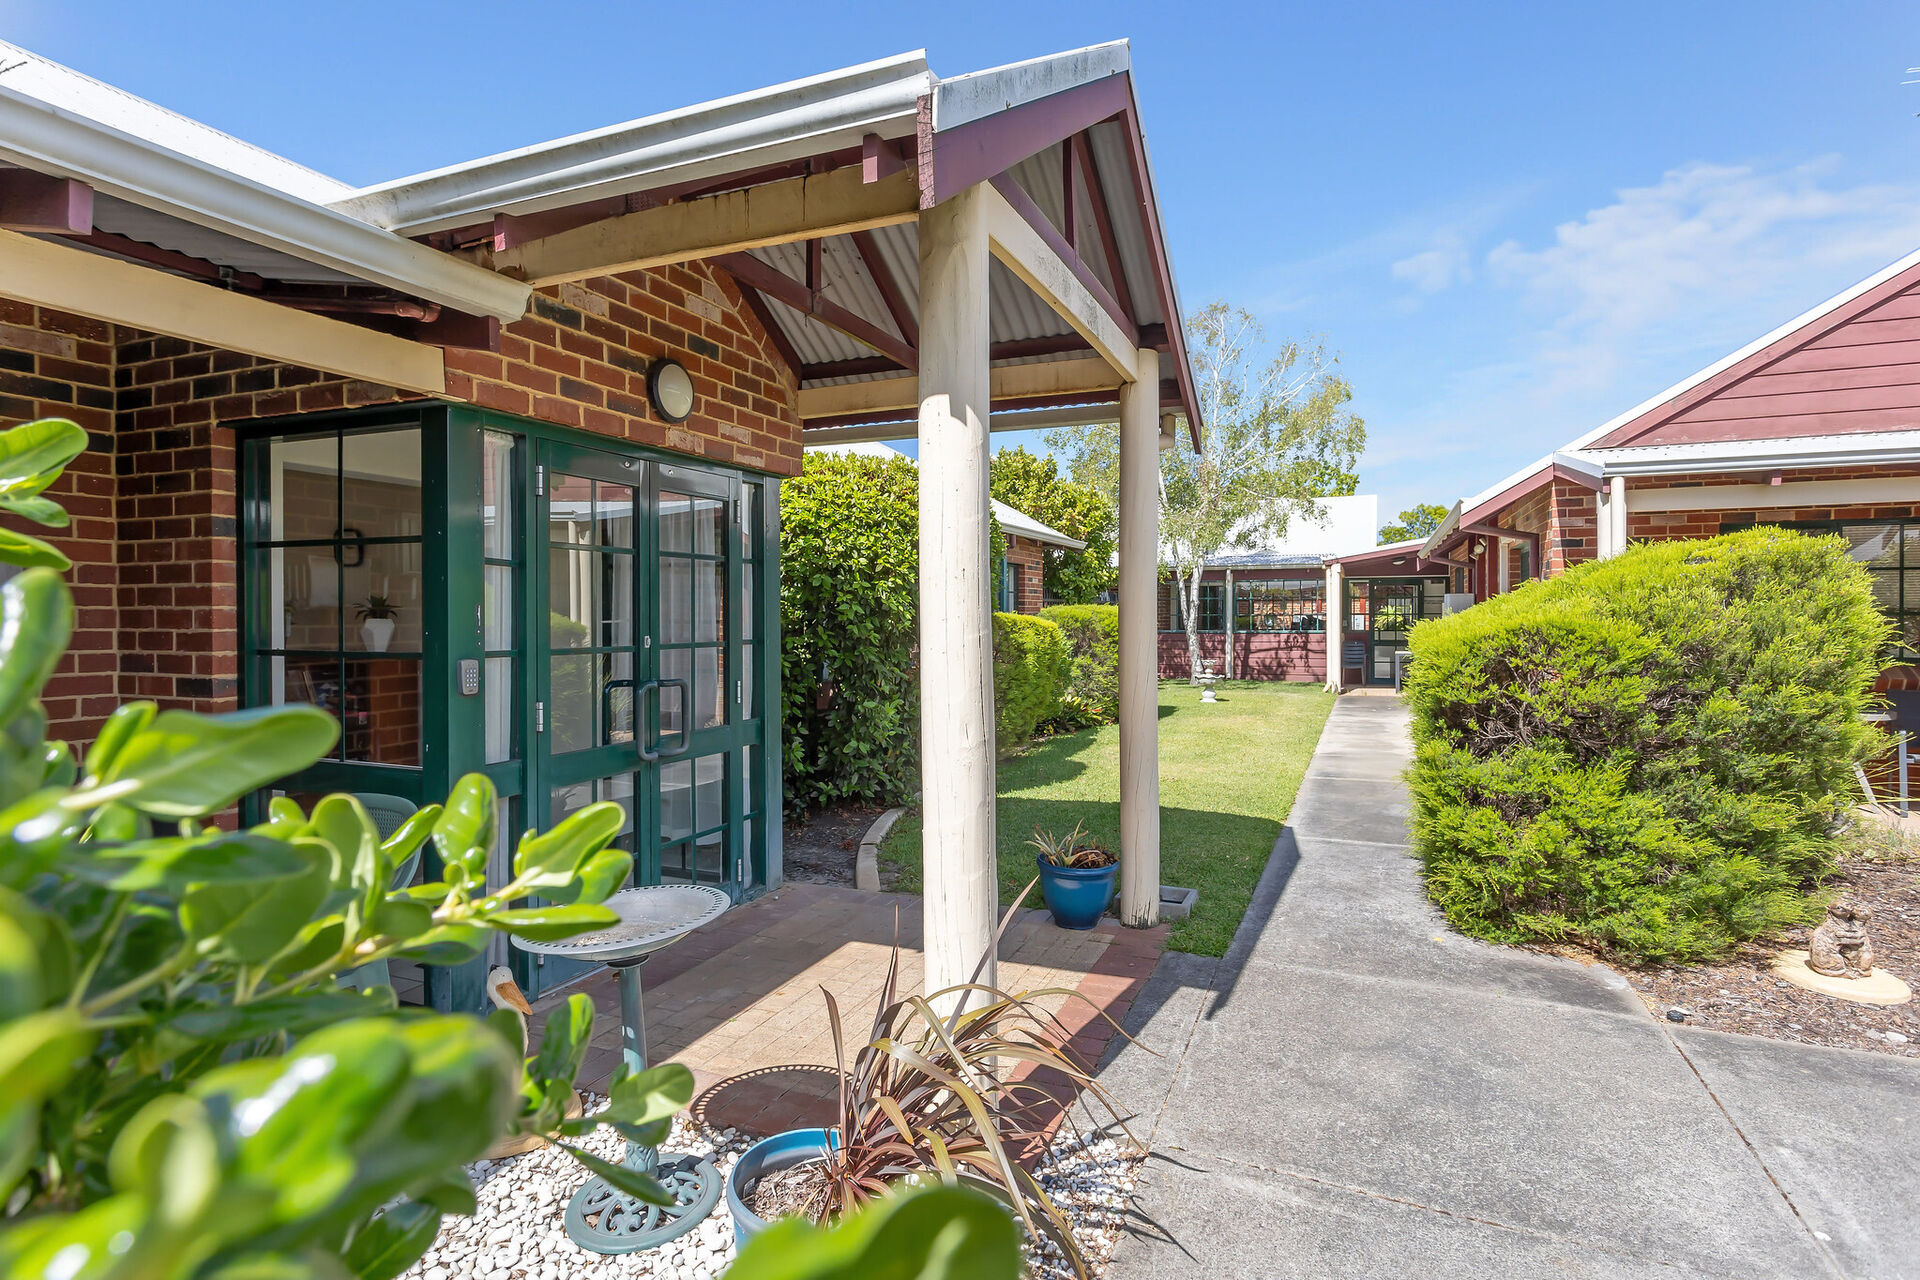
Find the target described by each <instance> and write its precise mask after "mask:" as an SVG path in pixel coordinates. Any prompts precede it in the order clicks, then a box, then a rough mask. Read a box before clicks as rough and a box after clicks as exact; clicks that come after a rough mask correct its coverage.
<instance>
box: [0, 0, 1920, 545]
mask: <svg viewBox="0 0 1920 1280" xmlns="http://www.w3.org/2000/svg"><path fill="white" fill-rule="evenodd" d="M0 34H4V35H5V36H6V37H7V38H8V39H11V40H14V41H17V42H18V43H21V44H24V45H27V46H28V47H30V48H34V49H36V50H38V51H40V52H42V53H45V54H46V55H48V56H50V57H53V58H56V59H58V60H60V61H63V62H66V63H68V64H70V65H72V66H75V67H77V68H79V69H81V70H83V71H86V72H88V73H89V74H92V75H96V76H99V77H101V78H103V79H105V80H108V81H111V82H113V83H115V84H118V85H120V86H122V87H124V88H126V89H129V90H131V91H133V92H135V93H138V94H141V95H143V96H145V97H149V98H152V99H154V100H156V101H158V102H160V103H162V104H164V105H167V106H169V107H172V108H174V109H176V110H179V111H182V112H185V113H186V114H188V115H192V116H195V117H197V118H199V119H202V120H205V121H207V122H209V123H211V124H214V125H217V126H219V127H221V128H225V129H228V130H230V131H232V132H234V133H237V134H239V135H240V136H242V137H244V138H247V139H248V140H250V141H253V142H256V143H259V144H260V145H263V146H266V147H269V148H271V149H273V150H276V151H279V152H282V153H284V154H286V155H288V156H291V157H293V158H294V159H297V160H300V161H302V162H304V163H306V164H309V165H312V166H313V167H315V168H318V169H321V170H324V171H326V172H328V173H331V174H333V175H335V176H337V177H339V178H342V179H345V180H347V181H353V182H373V181H378V180H381V179H385V178H391V177H395V176H399V175H402V174H405V173H410V172H414V171H417V170H421V169H426V168H432V167H435V166H438V165H442V164H448V163H452V162H455V161H458V160H463V159H469V158H472V157H474V156H479V155H484V154H487V153H489V152H493V151H498V150H502V149H505V148H508V147H512V146H518V145H522V144H525V143H530V142H535V141H539V140H541V139H545V138H550V137H554V136H557V135H560V134H564V133H569V132H573V131H577V130H580V129H587V128H593V127H596V126H599V125H603V124H608V123H612V122H614V121H617V120H622V119H628V118H631V117H634V116H638V115H644V114H647V113H649V112H652V111H656V110H661V109H664V108H668V107H673V106H678V105H683V104H686V103H690V102H695V101H699V100H701V99H704V98H709V97H714V96H718V95H720V94H724V93H730V92H735V91H739V90H742V89H748V88H752V87H755V86H758V85H762V84H767V83H772V82H775V81H778V80H782V79H787V78H791V77H795V76H801V75H807V74H812V73H814V72H817V71H820V70H824V69H826V68H829V67H832V66H840V65H846V64H849V63H853V62H858V61H862V60H865V59H867V58H872V57H878V56H881V55H884V54H889V53H896V52H899V51H901V50H905V49H911V48H917V47H922V46H924V47H926V48H927V49H928V51H929V54H930V57H931V59H932V62H933V66H934V68H935V70H936V71H939V72H941V73H943V74H947V75H956V74H959V73H961V72H965V71H971V70H976V69H978V68H981V67H985V66H991V65H995V64H998V63H1002V62H1010V61H1014V60H1017V59H1020V58H1025V57H1031V56H1034V55H1036V54H1041V53H1047V52H1052V51H1055V50H1059V49H1065V48H1071V47H1074V46H1077V45H1082V44H1090V43H1094V42H1096V41H1100V40H1107V39H1113V38H1116V37H1122V36H1124V37H1129V38H1131V39H1132V40H1133V42H1134V65H1135V72H1136V76H1137V80H1138V84H1139V89H1140V94H1141V98H1142V110H1143V114H1144V119H1145V123H1146V127H1147V131H1148V135H1149V141H1150V145H1151V147H1152V150H1153V156H1154V164H1155V168H1156V173H1157V177H1158V182H1159V189H1160V194H1161V200H1162V204H1163V206H1164V209H1165V213H1166V218H1167V223H1168V228H1169V234H1170V237H1171V241H1172V249H1173V256H1174V262H1175V266H1176V269H1177V270H1178V272H1179V276H1180V284H1181V289H1182V293H1183V295H1184V298H1185V302H1186V305H1187V306H1188V307H1189V308H1190V309H1191V308H1195V307H1198V306H1199V305H1201V304H1203V303H1205V302H1207V301H1209V300H1212V299H1214V298H1226V299H1228V300H1230V301H1233V302H1237V303H1240V304H1242V305H1245V306H1247V307H1249V308H1250V309H1252V310H1254V311H1255V312H1256V313H1258V314H1259V315H1260V316H1261V317H1262V319H1263V320H1264V321H1265V323H1266V324H1267V325H1268V327H1269V328H1270V330H1271V331H1272V332H1273V333H1274V334H1275V335H1276V336H1278V335H1299V336H1306V335H1311V334H1319V335H1324V336H1325V338H1326V340H1327V342H1328V343H1329V344H1330V345H1331V346H1332V347H1333V348H1334V349H1336V350H1338V351H1339V352H1340V353H1341V354H1342V357H1343V367H1344V368H1345V370H1346V372H1347V374H1348V376H1349V377H1350V378H1351V379H1352V382H1353V384H1354V389H1355V400H1356V407H1357V408H1358V410H1359V411H1360V412H1361V413H1362V414H1363V415H1364V416H1365V418H1366V419H1367V423H1368V430H1369V447H1368V451H1367V455H1366V457H1365V459H1364V460H1363V463H1362V470H1361V478H1362V489H1363V490H1364V491H1374V492H1378V493H1380V494H1381V495H1382V511H1383V513H1391V512H1394V511H1397V510H1399V509H1400V508H1401V507H1403V506H1406V505H1408V504H1410V503H1413V502H1416V501H1423V500H1426V501H1439V502H1451V501H1452V500H1453V499H1454V498H1457V497H1459V496H1461V495H1462V494H1463V493H1467V492H1471V491H1473V490H1476V489H1478V488H1480V487H1482V486H1483V485H1485V484H1487V483H1489V482H1491V481H1493V480H1495V479H1497V478H1499V476H1500V475H1502V474H1504V473H1505V472H1507V471H1509V470H1511V469H1512V468H1514V467H1515V466H1518V465H1520V464H1521V463H1524V462H1526V461H1529V460H1531V459H1532V458H1534V457H1537V456H1539V455H1540V454H1542V453H1545V452H1547V451H1548V450H1550V449H1552V448H1554V447H1556V446H1557V445H1559V444H1562V443H1564V442H1565V441H1566V440H1567V439H1569V438H1571V437H1572V436H1574V435H1577V434H1579V433H1580V432H1582V431H1584V430H1586V429H1587V428H1589V427H1591V426H1593V425H1596V424H1597V423H1599V422H1601V421H1603V420H1605V419H1606V418H1608V417H1610V416H1612V415H1613V414H1614V413H1616V412H1618V411H1619V410H1621V409H1624V408H1626V407H1628V406H1630V405H1632V404H1634V403H1635V402H1637V401H1638V400H1640V399H1642V398H1644V397H1645V396H1647V395H1649V394H1651V393H1653V392H1655V391H1658V390H1659V389H1660V388H1662V387H1664V386H1666V385H1667V384H1669V383H1671V382H1673V381H1675V380H1677V379H1678V378H1680V377H1683V376H1684V375H1686V374H1687V373H1689V372H1691V371H1692V370H1694V369H1696V368H1698V367H1700V366H1701V365H1704V364H1706V363H1708V362H1710V361H1712V360H1714V359H1716V358H1718V357H1719V356H1721V355H1723V354H1725V353H1726V352H1728V351H1730V350H1732V349H1734V348H1735V347H1738V346H1740V345H1741V344H1743V343H1745V342H1747V341H1748V340H1750V339H1752V338H1754V337H1756V336H1758V335H1759V334H1761V333H1763V332H1765V331H1767V330H1768V329H1771V328H1772V327H1774V326H1775V325H1777V324H1779V323H1781V322H1782V321H1784V320H1787V319H1789V318H1791V317H1792V316H1793V315H1795V314H1796V313H1798V312H1799V311H1801V310H1803V309H1805V308H1806V307H1808V306H1811V305H1812V304H1814V303H1816V302H1818V301H1820V300H1821V299H1822V298H1825V297H1827V296H1828V295H1830V294H1832V293H1834V292H1837V291H1838V290H1840V289H1842V288H1844V287H1846V286H1847V285H1849V284H1851V283H1853V282H1854V281H1855V280H1857V279H1859V278H1861V277H1862V276H1865V275H1867V274H1868V273H1870V272H1872V271H1873V270H1875V269H1877V268H1879V267H1881V266H1883V265H1885V264H1886V263H1887V262H1890V261H1892V260H1893V259H1895V258H1897V257H1899V256H1901V255H1902V254H1904V253H1906V252H1908V251H1909V250H1911V249H1913V248H1915V247H1920V167H1916V164H1915V161H1916V158H1917V157H1920V118H1916V113H1920V85H1905V86H1903V85H1902V83H1901V82H1902V81H1903V80H1907V79H1920V76H1909V75H1907V74H1906V69H1907V68H1908V67H1909V66H1913V65H1915V64H1920V6H1916V5H1914V4H1911V3H1904V4H1896V3H1880V2H1875V0H1860V2H1857V3H1846V4H1821V5H1813V4H1806V3H1804V0H1803V2H1801V3H1793V4H1776V3H1762V2H1757V0H1749V2H1747V3H1742V4H1715V3H1684V4H1676V3H1672V0H1668V2H1667V3H1661V4H1630V3H1614V4H1608V5H1580V6H1575V5H1571V4H1557V3H1549V4H1539V3H1525V4H1521V3H1516V4H1480V5H1468V4H1461V3H1454V4H1446V5H1440V4H1411V3H1408V4H1399V5H1389V4H1367V3H1351V4H1326V3H1318V4H1311V5H1300V4H1253V5H1234V4H1213V5H1197V6H1178V5H1165V4H1162V5H1153V6H1147V5H1126V4H1107V5H1100V6H1094V5H1038V4H1034V3H1032V0H1027V2H1026V3H1018V4H993V3H972V4H967V5H949V6H899V5H895V6H879V5H866V4H851V5H850V4H841V5H833V6H793V5H787V4H765V5H734V4H725V3H716V2H711V0H710V2H707V3H700V4H690V5H673V6H669V5H661V4H654V3H626V4H611V3H604V4H591V3H566V2H564V0H551V2H549V3H544V4H540V5H501V4H488V3H482V2H475V0H467V2H466V3H461V4H440V3H405V2H404V0H399V2H390V3H385V4H368V3H340V2H338V0H336V2H333V3H328V4H324V5H271V6H269V5H263V4H257V3H256V4H244V5H243V4H224V3H204V2H203V3H196V4H193V5H156V4H152V3H141V4H133V3H93V4H89V3H84V2H79V0H67V2H65V3H60V4H53V3H50V2H49V0H0Z"/></svg>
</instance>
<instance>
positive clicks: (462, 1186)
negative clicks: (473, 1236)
mask: <svg viewBox="0 0 1920 1280" xmlns="http://www.w3.org/2000/svg"><path fill="white" fill-rule="evenodd" d="M413 1198H414V1199H416V1200H419V1201H421V1202H422V1203H425V1204H430V1205H432V1206H433V1207H434V1208H436V1209H438V1210H439V1211H440V1212H442V1213H459V1214H467V1215H471V1214H474V1213H478V1212H479V1210H480V1202H479V1200H478V1199H476V1198H475V1196H474V1192H473V1182H472V1181H471V1180H470V1179H469V1178H468V1177H467V1171H466V1170H465V1169H462V1168H459V1167H458V1166H456V1167H454V1168H451V1169H448V1170H447V1171H446V1172H445V1173H443V1174H441V1175H440V1176H439V1177H437V1178H435V1179H433V1180H432V1181H431V1182H428V1183H427V1184H425V1185H424V1186H420V1187H415V1188H414V1192H413Z"/></svg>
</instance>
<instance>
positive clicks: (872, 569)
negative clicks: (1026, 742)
mask: <svg viewBox="0 0 1920 1280" xmlns="http://www.w3.org/2000/svg"><path fill="white" fill-rule="evenodd" d="M918 484H919V478H918V473H917V472H916V471H915V470H914V466H913V463H912V462H910V461H908V460H907V458H906V457H905V456H904V455H903V456H901V457H899V458H885V459H883V458H866V457H851V456H841V455H834V454H809V455H807V460H806V465H805V469H804V470H803V471H802V472H801V474H800V475H799V477H798V478H796V479H793V480H789V481H787V482H786V483H785V484H783V485H781V486H780V627H781V652H780V678H781V692H780V703H781V736H782V740H783V742H784V745H785V762H786V791H787V804H788V807H790V808H792V809H795V810H802V811H804V810H807V809H813V808H817V807H819V806H821V805H827V804H833V803H836V802H838V801H842V800H854V799H858V800H868V801H873V802H876V803H882V804H892V803H895V802H898V801H901V800H906V799H909V798H911V797H912V795H913V793H914V791H915V790H916V789H917V788H918V786H919V772H920V771H919V758H920V703H919V693H918V684H917V679H916V674H915V664H916V649H917V641H918V635H917V629H916V624H915V619H916V617H917V614H918V607H917V606H918V581H919V554H920V550H919V548H920V528H919V496H918Z"/></svg>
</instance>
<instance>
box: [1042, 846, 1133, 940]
mask: <svg viewBox="0 0 1920 1280" xmlns="http://www.w3.org/2000/svg"><path fill="white" fill-rule="evenodd" d="M1035 861H1036V862H1038V863H1039V864H1040V896H1041V897H1043V898H1045V899H1046V901H1047V910H1049V911H1051V912H1053V922H1054V923H1055V924H1057V925H1059V926H1060V927H1061V928H1062V929H1091V928H1093V926H1095V925H1096V924H1099V923H1100V917H1101V916H1102V915H1104V914H1106V910H1107V903H1109V902H1111V901H1113V880H1114V877H1115V876H1117V875H1118V874H1119V873H1120V864H1119V863H1118V862H1110V863H1108V864H1107V865H1106V866H1104V867H1056V866H1055V865H1053V864H1052V863H1051V862H1048V861H1047V860H1046V859H1045V858H1036V859H1035Z"/></svg>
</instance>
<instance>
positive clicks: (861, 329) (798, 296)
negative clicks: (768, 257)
mask: <svg viewBox="0 0 1920 1280" xmlns="http://www.w3.org/2000/svg"><path fill="white" fill-rule="evenodd" d="M712 261H714V262H715V263H717V264H718V265H719V266H721V267H722V268H724V269H725V270H726V271H728V272H730V273H732V275H733V277H734V279H736V280H738V281H739V282H740V283H741V284H743V285H746V286H747V287H748V288H750V289H758V290H759V291H760V292H761V293H764V294H766V295H767V296H768V297H769V298H772V299H774V300H775V301H776V302H784V303H785V304H786V305H788V306H789V307H792V308H793V309H794V310H795V311H798V312H799V313H800V314H802V315H804V316H810V317H812V318H813V319H815V320H818V321H819V322H820V323H821V324H824V325H826V326H827V327H828V328H829V329H835V330H838V331H839V332H841V333H844V334H846V335H847V336H848V337H849V338H852V339H853V340H854V341H855V342H858V343H861V344H863V345H865V346H869V347H872V348H873V349H874V350H875V351H878V352H879V353H880V354H881V355H883V356H886V357H888V358H889V359H891V360H893V361H895V362H896V363H898V364H899V366H900V367H901V368H902V369H913V370H916V371H917V370H918V369H919V368H920V353H919V352H918V351H916V350H915V349H914V348H913V347H912V346H911V345H910V344H909V343H907V342H905V341H903V340H902V339H900V338H897V337H895V336H894V335H893V334H890V333H888V332H887V331H886V330H885V329H882V328H881V327H880V326H879V325H877V324H875V323H873V321H871V320H869V319H867V318H866V317H865V316H862V315H860V314H858V313H857V312H854V311H850V310H848V309H847V308H846V307H843V306H841V305H840V304H839V303H837V302H835V301H833V300H832V299H831V298H820V297H815V296H814V295H813V293H812V292H811V291H810V290H809V289H808V288H807V286H806V285H805V284H804V283H803V282H801V281H799V280H795V279H794V278H793V277H792V276H790V275H787V274H786V273H785V272H783V271H779V270H777V269H775V268H773V267H770V266H768V265H767V264H766V263H764V262H762V261H760V259H758V258H756V257H754V256H753V255H752V254H750V253H724V254H721V255H719V256H718V257H716V258H714V259H712Z"/></svg>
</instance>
